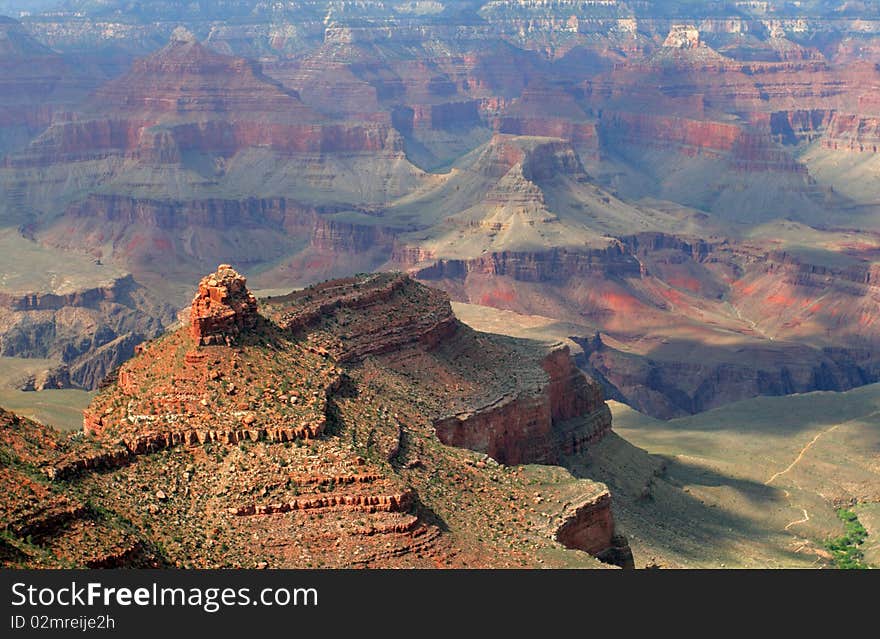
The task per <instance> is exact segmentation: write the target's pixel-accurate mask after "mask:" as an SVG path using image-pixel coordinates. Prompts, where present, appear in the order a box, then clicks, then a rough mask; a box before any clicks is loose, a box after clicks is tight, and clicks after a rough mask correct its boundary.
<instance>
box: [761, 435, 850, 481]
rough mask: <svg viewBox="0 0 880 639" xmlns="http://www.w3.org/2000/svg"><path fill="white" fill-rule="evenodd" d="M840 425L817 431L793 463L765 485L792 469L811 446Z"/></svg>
mask: <svg viewBox="0 0 880 639" xmlns="http://www.w3.org/2000/svg"><path fill="white" fill-rule="evenodd" d="M839 426H840V424H835V425H834V426H832V427H831V428H828V429H826V430H823V431H820V432H818V433H816V436H815V437H813V439H811V440H810V442H809V443H808V444H807V445H806V446H804V447H803V448H802V449H801V452H800V453H798V456H797V457H795V459H794V461H793V462H791V463H790V464H789V465H788V467H787V468H785V470H780V471H779V472H778V473H776V474H775V475H773V476H772V477H771V478H770V479H768V480H767V481H765V482H764V485H765V486H769V485H770V484H772V483H773V481H774V480H776V479H777V478H779V477H781V476H782V475H784V474H785V473H787V472H788V471H790V470H791V469H792V468H794V467H795V466H797V464H798V462H799V461H800V460H802V459H803V458H804V455H805V454H806V453H807V451H808V450H810V448H812V447H813V444H815V443H816V442H817V441H819V438H820V437H822V435H826V434H828V433H830V432H831V431H833V430H836V429H837V428H838V427H839Z"/></svg>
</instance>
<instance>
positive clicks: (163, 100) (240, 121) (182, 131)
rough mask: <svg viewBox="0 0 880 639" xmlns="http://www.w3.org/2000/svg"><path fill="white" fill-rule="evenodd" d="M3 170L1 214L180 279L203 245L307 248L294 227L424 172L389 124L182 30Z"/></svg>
mask: <svg viewBox="0 0 880 639" xmlns="http://www.w3.org/2000/svg"><path fill="white" fill-rule="evenodd" d="M0 173H2V174H3V175H2V176H0V184H2V188H3V189H4V192H5V194H7V195H8V196H9V197H4V198H3V200H2V202H3V205H4V206H5V207H6V211H5V213H0V216H9V217H11V216H13V215H16V216H19V217H20V216H21V215H22V214H24V215H27V216H29V217H30V218H31V219H32V220H33V227H35V228H36V229H38V232H39V234H40V237H41V238H42V239H43V240H44V241H46V242H49V243H52V244H55V245H59V246H63V247H75V248H83V247H88V248H89V249H92V250H94V251H95V252H96V253H97V254H99V255H101V257H103V258H104V259H110V258H113V259H116V260H117V261H119V262H121V263H123V264H125V265H126V266H127V267H128V268H130V269H131V270H132V271H133V272H135V274H136V275H137V274H138V272H139V271H141V270H149V271H155V270H157V269H158V270H160V271H162V272H163V274H164V275H166V276H171V277H172V279H174V280H176V281H182V280H183V279H190V278H191V277H192V273H193V272H194V271H201V270H203V269H204V268H205V266H204V262H205V261H206V260H207V259H209V258H208V256H209V255H210V256H211V257H210V259H211V260H216V259H217V257H218V256H219V257H221V258H222V257H223V256H235V257H236V258H237V259H239V260H241V261H244V262H268V261H271V260H274V259H278V258H279V257H282V256H284V255H289V254H291V253H294V252H296V251H297V250H301V249H302V248H303V246H302V242H301V241H300V239H299V238H297V237H291V234H290V233H289V232H288V229H287V228H286V225H287V226H291V225H297V224H300V225H310V226H312V227H313V228H314V226H318V225H320V221H319V220H318V219H317V218H315V217H314V216H315V214H316V213H320V212H323V211H327V212H331V213H332V212H336V211H339V210H346V209H350V208H355V209H370V208H371V207H376V206H378V205H379V204H380V203H382V202H384V201H386V200H387V199H389V198H392V197H395V196H396V195H397V194H400V193H402V192H406V191H410V190H412V189H415V188H417V187H418V186H419V185H420V184H421V183H422V182H424V181H426V180H428V181H430V179H429V178H428V177H427V176H425V175H424V174H423V173H422V172H421V171H419V170H417V169H416V168H415V167H413V166H412V165H411V164H409V163H408V162H407V161H406V159H405V157H404V155H403V151H402V143H401V140H400V138H399V135H398V134H397V133H396V132H395V131H394V130H393V129H392V128H391V127H390V125H388V124H387V123H381V122H380V123H376V122H351V121H339V120H336V121H333V120H329V119H327V118H326V117H324V116H322V115H319V114H317V113H316V112H314V111H313V110H312V109H310V108H309V107H307V106H306V105H305V104H303V102H302V101H301V100H300V99H299V97H298V96H297V94H296V93H295V92H293V91H291V90H289V89H286V88H284V87H282V86H281V85H280V84H278V83H277V82H275V81H273V80H271V79H269V78H268V77H266V76H265V75H263V74H262V72H261V71H260V70H259V68H258V66H257V65H256V64H254V63H252V62H249V61H246V60H244V59H241V58H233V57H230V56H224V55H220V54H217V53H215V52H212V51H210V50H209V49H207V48H205V47H204V46H202V45H201V44H199V43H198V42H197V41H195V39H194V37H193V36H192V35H191V34H189V33H188V32H186V31H184V30H178V31H175V33H174V34H173V36H172V39H171V42H170V43H169V44H168V45H167V46H166V47H164V48H163V49H161V50H160V51H158V52H156V53H155V54H153V55H151V56H149V57H147V58H144V59H141V60H138V61H136V62H135V64H134V65H133V67H132V69H131V70H130V72H129V73H127V74H126V75H125V76H123V77H121V78H119V79H117V80H114V81H111V82H109V83H107V84H106V85H104V86H103V87H101V89H100V90H99V91H97V93H96V94H95V95H94V97H93V98H92V99H91V100H90V101H89V102H88V104H86V105H85V106H84V107H83V108H82V109H80V110H79V111H77V112H76V113H75V114H73V115H71V117H69V118H67V119H66V120H63V121H61V120H59V121H57V122H56V123H54V124H53V125H52V126H51V127H50V128H49V129H48V130H47V131H46V132H44V133H43V134H42V135H41V136H40V137H39V138H38V139H36V140H35V141H34V142H33V143H32V144H31V145H30V146H29V147H28V148H27V149H26V150H24V151H22V152H20V153H17V154H14V155H12V156H10V157H8V158H7V160H6V168H5V169H3V170H2V171H0ZM13 191H14V193H15V194H16V195H15V198H13V197H11V195H12V194H13ZM287 209H291V210H292V211H293V212H294V215H297V216H298V219H293V220H289V219H285V213H284V211H285V210H287ZM297 230H298V229H297ZM247 247H251V249H250V252H248V248H247ZM255 247H259V249H257V248H255ZM163 256H164V257H172V258H173V259H164V257H163ZM173 268H177V269H178V271H179V272H176V273H175V272H173V271H171V269H173Z"/></svg>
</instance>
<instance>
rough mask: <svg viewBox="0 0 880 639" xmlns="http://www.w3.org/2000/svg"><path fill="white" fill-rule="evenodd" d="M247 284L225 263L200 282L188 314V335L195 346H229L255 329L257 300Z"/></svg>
mask: <svg viewBox="0 0 880 639" xmlns="http://www.w3.org/2000/svg"><path fill="white" fill-rule="evenodd" d="M246 283H247V280H246V279H245V278H244V277H243V276H241V275H239V274H238V273H237V272H236V271H235V270H234V269H233V268H232V267H231V266H229V265H228V264H221V265H220V266H219V267H217V272H216V273H214V274H212V275H208V276H207V277H205V278H203V279H202V281H201V282H199V292H198V293H197V294H196V296H195V298H194V299H193V302H192V310H191V311H190V334H191V335H192V337H193V339H194V340H196V343H197V344H199V345H208V344H230V343H232V342H233V341H234V340H235V339H236V338H237V337H238V336H239V335H240V334H241V333H242V332H243V331H247V330H249V329H252V328H254V327H255V326H256V323H257V300H256V298H255V297H254V296H253V295H252V294H251V292H250V291H248V289H247V286H246Z"/></svg>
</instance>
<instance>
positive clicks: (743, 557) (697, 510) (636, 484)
mask: <svg viewBox="0 0 880 639" xmlns="http://www.w3.org/2000/svg"><path fill="white" fill-rule="evenodd" d="M565 465H566V467H567V468H568V470H569V471H570V472H571V473H572V474H573V475H575V476H577V477H583V478H589V479H593V480H598V481H602V482H604V483H605V484H606V485H607V486H608V488H609V489H610V490H611V494H612V508H613V511H614V516H615V520H616V522H617V525H618V526H619V529H620V532H622V533H623V534H624V535H626V536H627V537H628V538H629V540H630V544H631V546H632V548H633V552H634V554H635V558H636V566H637V567H644V566H645V565H650V564H652V563H655V562H656V563H657V564H658V565H664V566H670V567H711V566H725V565H726V566H728V567H762V566H765V567H769V566H779V565H784V566H805V565H809V564H808V561H807V560H808V558H807V557H806V556H804V555H798V554H797V553H795V552H794V551H793V550H791V549H789V548H787V547H786V545H787V544H788V543H789V542H790V540H791V538H792V537H791V536H790V535H788V534H786V533H785V531H784V530H783V529H782V526H778V525H777V524H778V522H776V521H774V520H773V519H772V518H770V517H769V516H768V515H767V513H768V512H771V511H773V512H777V511H780V510H784V509H785V508H786V507H787V502H786V500H785V496H784V493H783V491H782V490H780V489H777V488H774V487H769V486H765V485H764V484H761V483H759V482H755V481H751V480H748V479H743V478H737V477H730V476H727V475H723V474H720V473H716V472H713V471H711V470H709V469H706V468H703V467H700V466H696V465H691V464H688V463H685V462H682V461H680V460H672V459H669V458H666V457H664V456H659V455H651V454H649V453H647V452H646V451H644V450H642V449H641V448H638V447H636V446H634V445H632V444H631V443H629V442H628V441H626V440H625V439H623V438H622V437H620V436H619V435H617V434H616V433H610V434H608V435H607V436H606V438H605V439H604V440H603V441H602V442H601V443H599V444H598V445H597V446H596V447H595V448H593V449H592V450H591V451H589V452H588V453H586V454H584V455H580V456H573V457H569V458H568V459H567V460H566V464H565ZM700 487H714V488H716V489H720V490H719V491H717V492H720V493H722V494H723V493H725V492H730V493H735V496H734V497H733V498H732V499H731V502H740V501H744V502H745V504H746V506H745V507H743V506H742V505H741V503H740V504H737V506H738V507H737V508H736V509H734V508H733V507H730V508H729V507H728V504H727V503H723V502H722V503H710V502H707V501H705V500H704V499H703V498H702V497H701V495H700V494H699V493H700V492H701V491H700ZM810 559H812V558H810Z"/></svg>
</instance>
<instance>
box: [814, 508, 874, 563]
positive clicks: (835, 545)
mask: <svg viewBox="0 0 880 639" xmlns="http://www.w3.org/2000/svg"><path fill="white" fill-rule="evenodd" d="M837 516H838V517H840V519H841V521H843V525H844V528H845V529H846V533H845V534H844V535H842V536H840V537H835V538H834V539H831V540H830V541H828V542H827V543H826V544H825V547H826V548H828V550H830V551H831V554H832V555H833V556H834V564H835V565H836V566H837V567H838V568H839V569H841V570H864V569H866V568H868V565H867V564H866V563H865V562H864V559H865V556H864V553H862V551H861V549H860V548H859V547H860V546H861V545H862V544H863V543H865V539H866V538H867V537H868V532H867V531H866V530H865V527H864V526H862V524H861V522H859V518H858V515H856V514H855V513H854V512H853V511H851V510H849V509H848V508H839V509H838V510H837Z"/></svg>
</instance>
